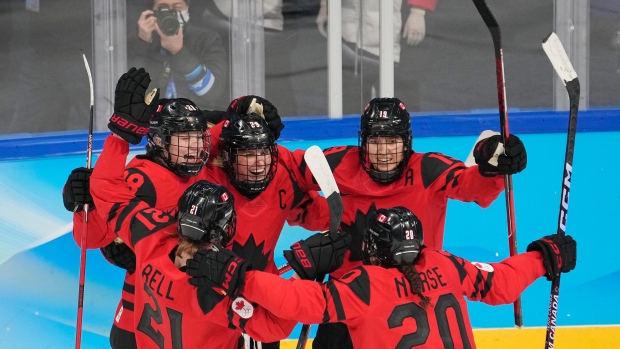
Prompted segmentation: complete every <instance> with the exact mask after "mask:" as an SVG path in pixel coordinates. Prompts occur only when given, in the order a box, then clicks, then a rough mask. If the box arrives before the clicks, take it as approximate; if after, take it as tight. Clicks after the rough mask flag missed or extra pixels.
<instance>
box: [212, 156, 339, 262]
mask: <svg viewBox="0 0 620 349" xmlns="http://www.w3.org/2000/svg"><path fill="white" fill-rule="evenodd" d="M204 179H206V180H208V181H209V182H212V183H217V184H219V185H222V186H224V187H226V188H228V190H230V191H231V193H232V194H233V196H234V198H235V211H236V212H237V233H236V234H235V236H234V238H233V241H232V247H231V249H232V251H233V252H235V253H236V254H237V255H239V256H241V257H242V258H243V259H245V260H247V261H250V262H252V265H253V269H254V270H263V271H267V272H270V273H275V274H277V267H276V265H275V262H274V250H275V247H276V244H277V242H278V238H279V237H280V233H281V232H282V228H283V227H284V223H286V222H288V223H289V224H290V225H299V226H302V227H303V228H305V229H308V230H310V231H322V230H327V229H328V228H329V208H328V206H327V201H326V200H325V198H323V197H322V196H321V195H319V193H317V192H316V191H309V192H303V191H302V190H301V189H300V188H299V186H298V185H297V182H296V181H295V180H294V179H293V176H292V175H291V173H290V172H289V170H288V169H287V168H286V166H284V165H282V164H280V165H279V166H278V170H277V171H276V174H275V176H274V178H273V180H272V181H271V183H269V186H267V188H266V189H265V191H263V192H262V193H260V194H259V195H258V196H257V197H255V198H254V199H248V198H247V197H245V196H243V195H242V194H241V193H239V191H238V190H237V189H236V188H235V187H234V186H233V185H232V184H231V183H230V182H229V181H228V177H227V175H226V171H224V170H223V169H221V168H219V167H213V168H210V170H209V171H207V172H205V177H204Z"/></svg>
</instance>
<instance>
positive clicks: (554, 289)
mask: <svg viewBox="0 0 620 349" xmlns="http://www.w3.org/2000/svg"><path fill="white" fill-rule="evenodd" d="M542 46H543V50H544V51H545V53H546V54H547V57H549V61H551V64H552V65H553V68H554V69H555V71H556V73H557V74H558V76H559V77H560V79H561V80H562V82H563V83H564V85H566V91H567V92H568V98H569V103H570V110H569V119H568V135H567V140H566V153H565V155H564V171H563V176H562V191H561V195H560V213H559V217H558V229H557V234H560V235H565V234H566V218H567V215H568V198H569V192H570V183H571V179H572V172H573V153H574V150H575V136H576V134H577V114H578V112H579V95H580V91H579V90H580V87H579V79H578V77H577V73H576V72H575V69H574V68H573V65H572V64H571V62H570V60H569V59H568V55H567V54H566V51H565V50H564V46H562V42H561V41H560V39H559V38H558V36H557V35H556V34H555V33H551V34H549V35H548V36H547V37H546V38H545V39H544V40H543V44H542ZM559 295H560V275H556V278H555V279H554V280H553V282H552V283H551V296H550V298H549V313H548V314H547V334H546V339H545V348H547V349H551V348H553V347H554V341H555V327H556V324H557V311H558V305H559Z"/></svg>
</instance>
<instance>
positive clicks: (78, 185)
mask: <svg viewBox="0 0 620 349" xmlns="http://www.w3.org/2000/svg"><path fill="white" fill-rule="evenodd" d="M149 83H150V77H149V74H148V73H147V72H145V71H144V69H135V68H131V69H130V70H129V71H128V72H127V73H126V74H124V75H123V76H121V78H120V79H119V81H118V84H117V87H116V93H115V103H114V111H115V114H114V116H113V117H112V118H111V122H110V125H109V127H110V128H111V129H113V130H118V133H120V134H123V135H124V136H125V137H126V138H127V140H128V141H131V142H132V143H139V142H140V140H141V139H142V136H143V134H139V135H138V134H134V133H132V130H131V129H128V128H123V129H119V127H120V126H118V125H117V124H115V123H114V121H113V120H117V121H118V120H120V119H124V120H132V119H136V118H138V117H141V116H144V117H145V118H147V116H148V119H147V120H149V119H150V115H153V113H154V114H155V115H154V116H153V118H152V120H151V122H150V123H149V122H148V121H147V122H142V124H143V129H144V128H146V129H147V130H149V131H148V135H147V136H148V140H149V142H148V145H147V152H146V154H144V155H137V156H136V157H135V158H134V159H132V160H131V161H130V162H129V163H128V164H127V167H126V168H125V172H124V179H125V181H126V184H125V185H126V187H127V186H128V187H129V190H130V192H131V193H132V194H133V195H134V197H135V198H136V199H138V200H140V201H144V202H146V203H147V204H149V205H151V206H152V207H156V208H158V209H159V210H161V211H164V212H168V213H174V211H175V209H176V204H177V201H178V199H179V196H180V195H181V194H182V193H183V191H184V190H185V189H186V188H187V187H189V186H190V185H191V184H193V183H195V182H197V181H198V180H199V179H200V176H198V174H200V173H202V172H204V171H205V169H206V168H205V167H204V165H205V163H206V161H207V158H208V154H209V138H208V133H205V131H206V120H205V116H204V114H203V113H202V112H201V111H200V109H198V107H197V106H196V105H195V104H194V103H193V102H192V101H190V100H188V99H184V98H178V99H162V100H159V102H158V99H157V98H155V99H154V101H153V102H152V103H151V105H147V104H146V103H145V102H144V95H145V92H146V89H147V88H148V85H149ZM133 123H134V124H140V123H138V122H137V121H135V120H134V121H133ZM149 127H150V128H149ZM136 130H137V129H136ZM89 176H90V171H89V170H86V169H76V170H74V171H73V172H72V173H71V175H70V176H69V178H68V180H67V184H66V185H65V188H64V190H63V201H64V203H65V207H66V208H67V209H68V210H70V211H73V210H74V208H75V207H77V210H76V213H75V214H74V217H73V224H74V228H73V236H74V239H75V241H76V242H77V243H78V245H80V236H81V234H82V229H83V219H84V218H83V217H84V213H83V212H82V206H81V205H79V204H80V203H84V202H92V198H91V197H90V194H89V191H88V188H89V181H88V177H89ZM93 207H95V210H94V211H92V212H90V213H89V216H88V218H89V221H88V227H87V239H86V248H89V249H90V248H101V251H102V253H103V254H104V256H105V257H106V259H107V260H108V261H110V262H111V263H112V264H114V265H117V266H120V267H122V268H124V269H126V270H127V273H126V275H125V282H124V285H123V290H122V296H121V298H122V299H121V301H120V302H119V305H118V308H117V310H116V313H115V316H114V321H113V325H112V329H111V331H110V344H111V346H112V348H114V349H131V348H136V344H135V336H134V330H135V327H134V324H133V311H134V301H133V297H134V293H135V287H134V279H135V274H134V270H135V256H134V254H133V252H132V251H131V250H130V249H129V248H128V247H127V246H126V245H125V244H124V243H123V242H122V240H121V239H119V238H118V237H117V235H116V234H114V230H115V229H116V228H117V227H115V226H109V225H108V224H107V222H106V218H103V217H101V215H99V214H97V208H96V206H91V209H92V208H93Z"/></svg>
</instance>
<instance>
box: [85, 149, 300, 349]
mask: <svg viewBox="0 0 620 349" xmlns="http://www.w3.org/2000/svg"><path fill="white" fill-rule="evenodd" d="M128 152H129V145H128V144H127V142H125V141H122V140H120V139H116V138H115V137H110V138H108V139H107V140H106V143H105V145H104V150H103V152H102V154H101V156H100V157H99V160H98V162H97V165H96V166H95V170H94V171H93V175H92V176H91V193H92V195H93V199H94V201H95V205H96V206H97V207H98V208H97V209H98V212H99V214H100V215H102V216H103V217H108V219H109V223H110V225H111V226H112V227H114V231H115V232H117V233H118V235H119V237H120V238H121V239H123V241H125V243H127V244H128V245H129V246H130V247H131V248H132V249H133V250H134V251H135V253H136V272H135V273H134V274H135V276H136V288H135V298H134V305H135V306H134V310H135V316H133V328H135V329H136V330H135V335H136V342H137V344H138V346H139V347H153V346H155V345H157V346H158V347H160V348H181V347H185V348H234V347H236V346H237V341H238V337H231V336H220V333H221V332H222V331H223V330H227V329H228V328H233V329H235V328H236V329H239V330H240V331H244V332H246V333H248V334H249V335H251V336H252V337H253V338H256V339H257V340H262V341H267V342H268V341H276V340H280V339H282V338H286V337H287V336H288V334H290V332H291V331H292V329H293V327H294V326H295V324H296V321H294V320H289V321H283V320H280V319H278V318H276V317H274V316H273V315H272V314H270V313H268V312H266V311H265V310H264V309H262V308H260V307H252V305H251V304H249V303H248V302H247V301H244V300H243V299H237V300H235V301H231V300H230V299H228V298H224V297H218V296H217V295H216V294H215V293H214V292H213V291H212V290H207V289H202V288H196V287H195V286H192V285H190V284H189V281H188V279H189V277H188V276H187V275H186V274H185V273H184V272H183V271H181V270H179V269H178V268H177V267H176V266H175V264H174V262H173V260H172V258H173V257H171V255H172V256H173V255H174V250H175V248H176V246H177V245H178V241H179V239H178V235H177V232H176V224H175V222H176V221H175V219H174V216H172V215H170V214H169V213H167V212H163V211H161V210H157V209H155V208H152V207H150V205H149V204H148V203H146V202H144V201H141V200H139V199H137V198H136V197H135V196H134V193H132V192H131V190H130V189H128V187H127V184H126V183H125V181H124V180H123V177H124V176H123V171H124V163H125V161H124V159H125V158H126V156H127V154H128ZM177 199H178V198H177Z"/></svg>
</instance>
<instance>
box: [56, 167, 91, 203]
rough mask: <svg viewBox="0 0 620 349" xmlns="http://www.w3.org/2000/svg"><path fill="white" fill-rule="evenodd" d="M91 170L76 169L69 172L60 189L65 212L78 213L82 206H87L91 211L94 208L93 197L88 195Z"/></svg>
mask: <svg viewBox="0 0 620 349" xmlns="http://www.w3.org/2000/svg"><path fill="white" fill-rule="evenodd" d="M92 173H93V170H92V169H87V168H85V167H78V168H76V169H75V170H73V171H71V174H70V175H69V177H68V178H67V182H66V183H65V186H64V188H63V189H62V201H63V203H64V205H65V208H66V209H67V211H71V212H80V211H82V210H83V209H84V204H88V205H89V207H90V208H91V209H93V208H95V204H94V203H93V197H92V196H91V195H90V175H91V174H92Z"/></svg>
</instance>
